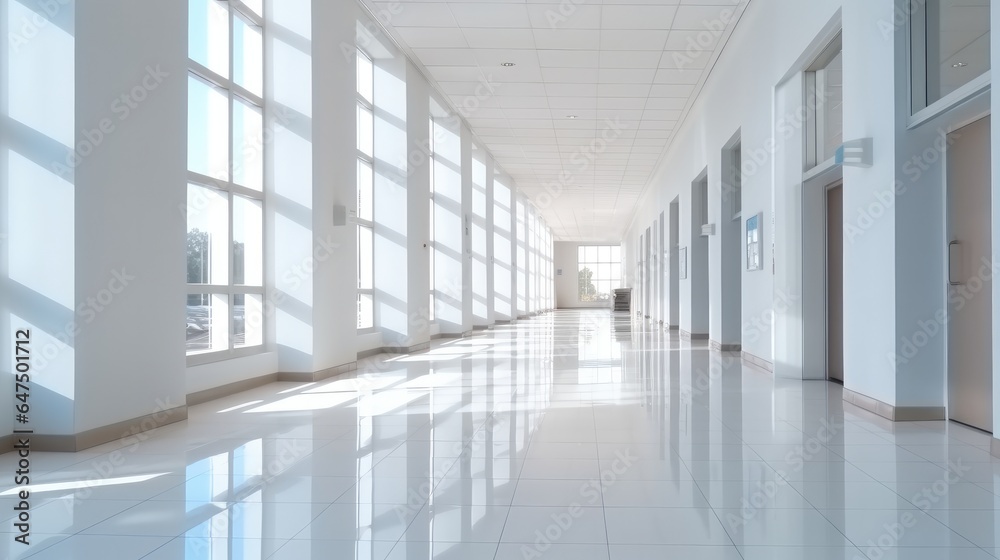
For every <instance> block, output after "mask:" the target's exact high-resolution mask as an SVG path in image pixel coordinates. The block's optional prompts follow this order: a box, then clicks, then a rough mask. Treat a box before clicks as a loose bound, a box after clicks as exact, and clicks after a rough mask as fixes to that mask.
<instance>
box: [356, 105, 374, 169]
mask: <svg viewBox="0 0 1000 560" xmlns="http://www.w3.org/2000/svg"><path fill="white" fill-rule="evenodd" d="M374 133H375V116H374V115H372V112H371V111H369V110H368V109H366V108H365V107H362V106H361V105H358V150H360V151H361V153H363V154H365V155H366V156H368V157H374V155H375V136H374Z"/></svg>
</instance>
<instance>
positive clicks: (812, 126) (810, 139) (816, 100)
mask: <svg viewBox="0 0 1000 560" xmlns="http://www.w3.org/2000/svg"><path fill="white" fill-rule="evenodd" d="M843 59H844V57H843V52H842V47H841V38H840V37H839V36H838V37H837V38H836V39H834V40H833V41H832V42H831V43H830V45H829V46H828V47H827V48H826V50H825V51H824V52H823V54H822V55H820V57H819V58H818V59H817V60H816V61H815V62H814V63H813V65H812V67H811V68H810V69H809V72H807V73H806V80H807V82H806V91H807V92H808V95H809V99H808V102H809V114H810V115H811V116H812V118H810V119H809V122H808V132H807V137H806V167H807V168H812V167H814V166H817V165H820V164H821V163H823V162H825V161H828V160H830V159H833V157H834V156H836V154H837V149H838V148H840V146H841V145H842V144H843V143H844V63H843Z"/></svg>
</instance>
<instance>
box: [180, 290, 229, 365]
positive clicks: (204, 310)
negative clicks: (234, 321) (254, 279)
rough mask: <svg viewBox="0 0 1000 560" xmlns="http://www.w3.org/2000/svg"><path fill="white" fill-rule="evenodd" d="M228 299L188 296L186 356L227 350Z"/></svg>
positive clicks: (209, 296)
mask: <svg viewBox="0 0 1000 560" xmlns="http://www.w3.org/2000/svg"><path fill="white" fill-rule="evenodd" d="M228 299H229V296H226V295H223V294H189V295H188V297H187V352H188V354H198V353H203V352H217V351H219V350H228V349H229V314H228V307H229V305H228V301H227V300H228Z"/></svg>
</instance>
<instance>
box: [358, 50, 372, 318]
mask: <svg viewBox="0 0 1000 560" xmlns="http://www.w3.org/2000/svg"><path fill="white" fill-rule="evenodd" d="M357 81H358V112H357V113H358V123H357V124H358V208H357V214H358V216H357V222H358V328H359V329H370V328H373V327H374V326H375V225H374V218H375V215H374V205H373V203H372V198H373V193H374V188H375V65H374V64H373V63H372V59H371V58H369V57H368V55H366V54H365V53H363V52H361V49H358V78H357Z"/></svg>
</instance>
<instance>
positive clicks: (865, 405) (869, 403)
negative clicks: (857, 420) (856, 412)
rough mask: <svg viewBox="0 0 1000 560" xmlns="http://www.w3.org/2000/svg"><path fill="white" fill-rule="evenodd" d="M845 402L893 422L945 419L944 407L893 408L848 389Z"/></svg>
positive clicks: (845, 392)
mask: <svg viewBox="0 0 1000 560" xmlns="http://www.w3.org/2000/svg"><path fill="white" fill-rule="evenodd" d="M844 402H846V403H848V404H852V405H854V406H856V407H858V408H860V409H862V410H867V411H868V412H871V413H872V414H875V415H878V416H881V417H882V418H885V419H887V420H891V421H893V422H918V421H923V420H944V419H945V408H944V407H943V406H893V405H891V404H888V403H884V402H882V401H880V400H878V399H873V398H871V397H869V396H867V395H862V394H861V393H855V392H854V391H852V390H850V389H847V388H844Z"/></svg>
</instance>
